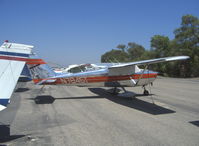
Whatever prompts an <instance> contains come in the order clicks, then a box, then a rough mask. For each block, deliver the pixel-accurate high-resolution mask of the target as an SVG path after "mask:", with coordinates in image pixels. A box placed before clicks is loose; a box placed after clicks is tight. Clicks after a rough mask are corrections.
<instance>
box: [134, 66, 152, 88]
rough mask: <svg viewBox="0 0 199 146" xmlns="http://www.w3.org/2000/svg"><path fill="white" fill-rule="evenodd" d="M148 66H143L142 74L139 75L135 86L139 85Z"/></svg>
mask: <svg viewBox="0 0 199 146" xmlns="http://www.w3.org/2000/svg"><path fill="white" fill-rule="evenodd" d="M148 66H149V64H146V65H145V67H144V69H143V71H142V74H141V76H140V77H139V79H138V81H137V82H136V84H135V85H137V84H138V83H139V81H140V79H141V78H142V77H143V74H144V72H145V71H146V69H147V68H148Z"/></svg>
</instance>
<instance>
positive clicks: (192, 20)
mask: <svg viewBox="0 0 199 146" xmlns="http://www.w3.org/2000/svg"><path fill="white" fill-rule="evenodd" d="M174 34H175V39H174V40H175V43H176V44H175V46H176V52H175V53H176V55H188V56H190V60H189V62H181V63H179V64H178V66H180V71H179V72H182V71H183V72H185V74H184V75H183V76H186V77H189V76H192V77H194V76H199V64H198V63H199V61H198V58H199V19H198V18H197V17H195V16H192V15H185V16H183V17H182V23H181V27H180V28H177V29H176V30H175V31H174Z"/></svg>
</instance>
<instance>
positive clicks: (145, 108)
mask: <svg viewBox="0 0 199 146" xmlns="http://www.w3.org/2000/svg"><path fill="white" fill-rule="evenodd" d="M89 90H90V91H91V92H93V93H95V94H97V95H99V96H101V97H104V98H106V99H108V100H110V101H112V102H115V103H117V104H120V105H123V106H127V107H130V108H134V109H136V110H139V111H142V112H145V113H149V114H153V115H160V114H169V113H175V111H173V110H170V109H167V108H164V107H161V106H159V105H156V104H153V103H149V102H146V101H143V100H140V99H137V98H123V97H119V96H114V95H110V94H109V93H107V92H106V90H105V89H102V88H89ZM138 96H143V95H141V94H135V97H138Z"/></svg>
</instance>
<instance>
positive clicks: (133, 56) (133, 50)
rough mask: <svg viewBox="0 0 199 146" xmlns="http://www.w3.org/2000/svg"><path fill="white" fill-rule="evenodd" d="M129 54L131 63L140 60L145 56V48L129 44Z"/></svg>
mask: <svg viewBox="0 0 199 146" xmlns="http://www.w3.org/2000/svg"><path fill="white" fill-rule="evenodd" d="M127 52H128V54H129V58H130V60H131V61H134V60H139V58H140V57H141V56H142V55H143V54H144V52H145V48H144V47H143V46H141V45H138V44H136V43H133V42H129V43H128V50H127Z"/></svg>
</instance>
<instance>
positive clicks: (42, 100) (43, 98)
mask: <svg viewBox="0 0 199 146" xmlns="http://www.w3.org/2000/svg"><path fill="white" fill-rule="evenodd" d="M95 98H103V97H99V96H83V97H62V98H55V97H53V96H51V95H40V96H36V97H35V98H28V99H29V100H34V102H35V103H36V104H52V103H53V102H54V101H55V100H66V99H95Z"/></svg>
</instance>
